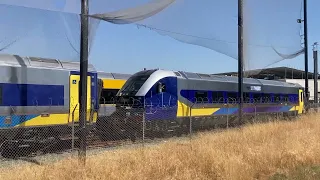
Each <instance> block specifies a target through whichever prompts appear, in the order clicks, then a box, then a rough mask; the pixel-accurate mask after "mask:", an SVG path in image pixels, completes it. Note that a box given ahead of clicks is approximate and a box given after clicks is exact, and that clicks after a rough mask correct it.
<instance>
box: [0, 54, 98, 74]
mask: <svg viewBox="0 0 320 180" xmlns="http://www.w3.org/2000/svg"><path fill="white" fill-rule="evenodd" d="M0 65H1V66H20V67H32V68H46V69H59V70H69V71H72V70H73V71H79V70H80V62H70V61H60V60H58V59H50V58H40V57H27V56H26V57H23V56H19V55H12V54H0ZM88 71H89V72H95V71H96V69H95V68H94V66H93V65H92V64H88Z"/></svg>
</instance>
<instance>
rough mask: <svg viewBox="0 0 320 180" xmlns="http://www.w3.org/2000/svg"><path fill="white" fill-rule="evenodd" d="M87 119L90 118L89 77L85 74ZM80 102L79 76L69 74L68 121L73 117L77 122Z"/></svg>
mask: <svg viewBox="0 0 320 180" xmlns="http://www.w3.org/2000/svg"><path fill="white" fill-rule="evenodd" d="M87 82H88V83H87V118H86V119H87V120H89V119H90V109H91V77H90V76H87ZM79 103H80V76H79V75H70V118H69V122H72V118H74V121H75V122H79V109H80V107H79V105H80V104H79Z"/></svg>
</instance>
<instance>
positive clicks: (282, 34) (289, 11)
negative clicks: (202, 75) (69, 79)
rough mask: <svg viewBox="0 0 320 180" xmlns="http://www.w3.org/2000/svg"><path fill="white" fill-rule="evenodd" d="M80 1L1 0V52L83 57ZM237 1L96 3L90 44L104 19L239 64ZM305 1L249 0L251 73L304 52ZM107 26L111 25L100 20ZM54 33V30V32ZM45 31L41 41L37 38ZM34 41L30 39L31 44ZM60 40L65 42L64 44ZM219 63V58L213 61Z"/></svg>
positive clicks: (247, 40)
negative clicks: (29, 46) (144, 28)
mask: <svg viewBox="0 0 320 180" xmlns="http://www.w3.org/2000/svg"><path fill="white" fill-rule="evenodd" d="M80 2H81V1H80V0H51V1H43V0H42V1H41V0H29V1H25V2H22V1H19V0H0V4H2V5H1V6H0V12H1V13H2V14H3V17H4V16H5V17H6V18H2V20H1V21H0V23H1V27H2V28H1V30H0V48H1V50H2V51H7V52H10V48H12V47H14V46H16V48H17V46H21V47H20V48H19V49H23V47H24V49H25V50H24V51H22V54H23V53H31V52H33V50H30V49H29V48H26V47H28V46H26V42H27V39H32V42H33V44H34V45H33V46H36V47H37V48H38V47H39V49H37V51H38V52H39V54H38V56H46V55H43V54H41V53H50V54H52V56H53V55H55V56H56V58H60V59H70V60H78V59H79V48H80V42H79V40H80V38H79V35H80V25H79V24H80V22H79V20H80V19H79V15H78V14H80ZM237 2H238V1H237V0H201V1H196V0H90V1H89V7H90V38H89V40H90V42H91V44H92V42H93V39H94V34H95V30H96V29H97V28H98V25H99V22H100V21H107V22H109V23H113V24H116V25H122V24H136V25H138V26H139V27H146V28H148V29H150V30H152V31H156V32H158V33H159V34H161V35H164V36H169V37H172V38H174V39H176V40H178V41H180V42H182V43H188V44H192V45H197V46H202V47H205V48H209V49H211V50H214V51H217V52H219V53H222V54H225V55H227V56H229V57H232V58H234V59H235V60H237V57H238V55H237V53H238V50H237V46H238V44H237V36H238V33H237V31H238V28H237V15H238V9H237V6H238V4H237ZM302 6H303V4H302V0H290V1H287V0H244V59H245V70H251V69H261V68H265V67H267V66H269V65H272V64H274V63H276V62H279V61H281V60H284V59H291V58H295V57H296V56H298V55H300V54H302V53H303V45H302V43H301V41H302V36H301V32H302V30H301V28H302V24H301V23H298V22H297V19H301V14H302V13H303V12H302ZM100 23H106V22H100ZM53 29H54V31H53ZM40 33H42V36H41V37H45V38H37V37H39V34H40ZM29 42H30V41H29ZM58 42H59V43H58ZM106 43H108V42H106ZM12 49H13V48H12ZM213 60H214V59H213Z"/></svg>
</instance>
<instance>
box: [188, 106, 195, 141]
mask: <svg viewBox="0 0 320 180" xmlns="http://www.w3.org/2000/svg"><path fill="white" fill-rule="evenodd" d="M193 105H194V104H192V105H191V107H190V116H189V123H190V124H189V126H190V127H189V133H190V134H189V136H190V139H191V138H192V137H191V136H192V107H193Z"/></svg>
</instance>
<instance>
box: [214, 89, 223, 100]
mask: <svg viewBox="0 0 320 180" xmlns="http://www.w3.org/2000/svg"><path fill="white" fill-rule="evenodd" d="M212 102H223V92H219V91H213V92H212Z"/></svg>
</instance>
